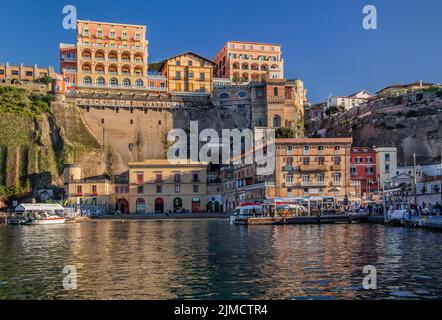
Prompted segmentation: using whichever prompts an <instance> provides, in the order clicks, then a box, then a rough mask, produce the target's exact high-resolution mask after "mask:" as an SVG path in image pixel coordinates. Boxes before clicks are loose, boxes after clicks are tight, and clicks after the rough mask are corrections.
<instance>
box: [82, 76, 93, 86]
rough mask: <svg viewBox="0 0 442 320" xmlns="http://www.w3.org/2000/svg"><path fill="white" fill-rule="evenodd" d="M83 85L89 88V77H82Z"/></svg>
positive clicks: (90, 80)
mask: <svg viewBox="0 0 442 320" xmlns="http://www.w3.org/2000/svg"><path fill="white" fill-rule="evenodd" d="M83 84H85V85H87V86H90V85H91V84H92V78H91V77H84V78H83Z"/></svg>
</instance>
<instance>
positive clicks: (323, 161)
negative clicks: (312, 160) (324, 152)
mask: <svg viewBox="0 0 442 320" xmlns="http://www.w3.org/2000/svg"><path fill="white" fill-rule="evenodd" d="M324 163H325V158H324V157H318V165H320V166H323V165H324Z"/></svg>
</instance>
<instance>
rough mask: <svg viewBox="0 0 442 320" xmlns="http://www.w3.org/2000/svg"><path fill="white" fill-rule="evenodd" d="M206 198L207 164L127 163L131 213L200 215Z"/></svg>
mask: <svg viewBox="0 0 442 320" xmlns="http://www.w3.org/2000/svg"><path fill="white" fill-rule="evenodd" d="M206 199H207V164H206V163H202V162H191V161H187V160H183V161H174V162H169V161H168V160H146V161H144V162H133V163H129V207H130V211H131V212H133V213H135V212H136V213H145V212H155V213H164V212H167V211H170V212H183V211H189V212H200V211H205V205H206Z"/></svg>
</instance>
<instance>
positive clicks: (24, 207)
mask: <svg viewBox="0 0 442 320" xmlns="http://www.w3.org/2000/svg"><path fill="white" fill-rule="evenodd" d="M59 210H60V211H63V210H64V208H63V207H62V206H61V205H59V204H58V203H22V204H20V205H18V206H17V207H16V208H15V211H16V212H24V211H59Z"/></svg>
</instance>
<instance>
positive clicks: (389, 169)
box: [374, 147, 397, 188]
mask: <svg viewBox="0 0 442 320" xmlns="http://www.w3.org/2000/svg"><path fill="white" fill-rule="evenodd" d="M374 150H375V151H376V163H377V172H376V174H377V176H378V181H379V186H380V188H383V187H384V186H385V188H388V187H390V186H391V185H392V183H391V179H392V178H393V177H394V176H396V175H397V174H396V173H397V148H396V147H382V148H375V149H374Z"/></svg>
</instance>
